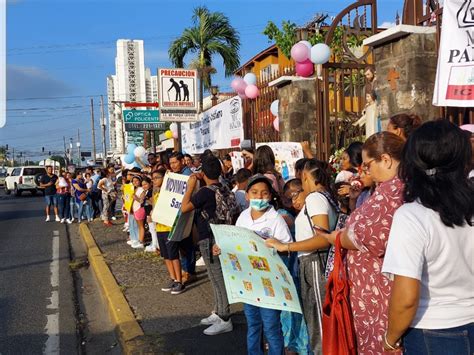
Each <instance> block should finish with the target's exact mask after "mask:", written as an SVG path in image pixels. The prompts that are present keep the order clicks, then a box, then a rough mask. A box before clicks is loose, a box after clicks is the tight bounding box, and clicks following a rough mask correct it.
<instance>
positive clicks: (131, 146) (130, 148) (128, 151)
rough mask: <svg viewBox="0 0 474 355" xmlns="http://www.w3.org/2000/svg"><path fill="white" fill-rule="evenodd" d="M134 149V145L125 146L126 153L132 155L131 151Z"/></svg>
mask: <svg viewBox="0 0 474 355" xmlns="http://www.w3.org/2000/svg"><path fill="white" fill-rule="evenodd" d="M136 147H137V146H136V144H133V143H130V144H129V145H127V153H128V154H132V155H133V151H134V150H135V148H136Z"/></svg>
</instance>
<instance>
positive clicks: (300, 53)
mask: <svg viewBox="0 0 474 355" xmlns="http://www.w3.org/2000/svg"><path fill="white" fill-rule="evenodd" d="M309 52H310V50H309V49H308V47H307V46H306V44H304V43H301V42H300V43H296V44H295V45H293V47H291V58H293V59H294V60H295V62H297V63H301V62H304V61H305V60H306V59H308V58H309Z"/></svg>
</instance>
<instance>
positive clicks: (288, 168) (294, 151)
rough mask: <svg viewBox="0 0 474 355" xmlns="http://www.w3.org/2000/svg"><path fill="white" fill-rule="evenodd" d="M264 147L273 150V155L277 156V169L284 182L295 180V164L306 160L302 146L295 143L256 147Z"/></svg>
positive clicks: (269, 144) (278, 143) (260, 144)
mask: <svg viewBox="0 0 474 355" xmlns="http://www.w3.org/2000/svg"><path fill="white" fill-rule="evenodd" d="M262 145H268V146H269V147H270V148H272V150H273V154H275V169H276V170H277V171H278V172H279V173H280V174H281V176H282V177H283V180H285V181H287V180H288V179H290V178H294V177H295V163H296V161H298V160H299V159H302V158H304V154H303V148H301V144H300V143H294V142H274V143H257V144H256V147H257V148H258V147H261V146H262Z"/></svg>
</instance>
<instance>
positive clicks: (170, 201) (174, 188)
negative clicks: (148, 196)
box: [151, 172, 189, 227]
mask: <svg viewBox="0 0 474 355" xmlns="http://www.w3.org/2000/svg"><path fill="white" fill-rule="evenodd" d="M188 179H189V176H186V175H181V174H175V173H170V172H168V173H166V175H165V178H164V180H163V185H162V186H161V191H160V196H159V197H158V201H157V202H156V204H155V207H154V208H153V211H152V214H151V219H152V220H153V221H154V222H158V223H161V224H164V225H165V226H168V227H173V225H174V223H175V220H176V217H177V216H178V212H179V211H180V208H181V202H182V201H183V197H184V193H185V192H186V188H187V187H188Z"/></svg>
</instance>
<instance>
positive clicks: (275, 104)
mask: <svg viewBox="0 0 474 355" xmlns="http://www.w3.org/2000/svg"><path fill="white" fill-rule="evenodd" d="M279 104H280V100H275V101H273V102H272V104H271V105H270V111H271V112H272V115H273V116H278V105H279Z"/></svg>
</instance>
